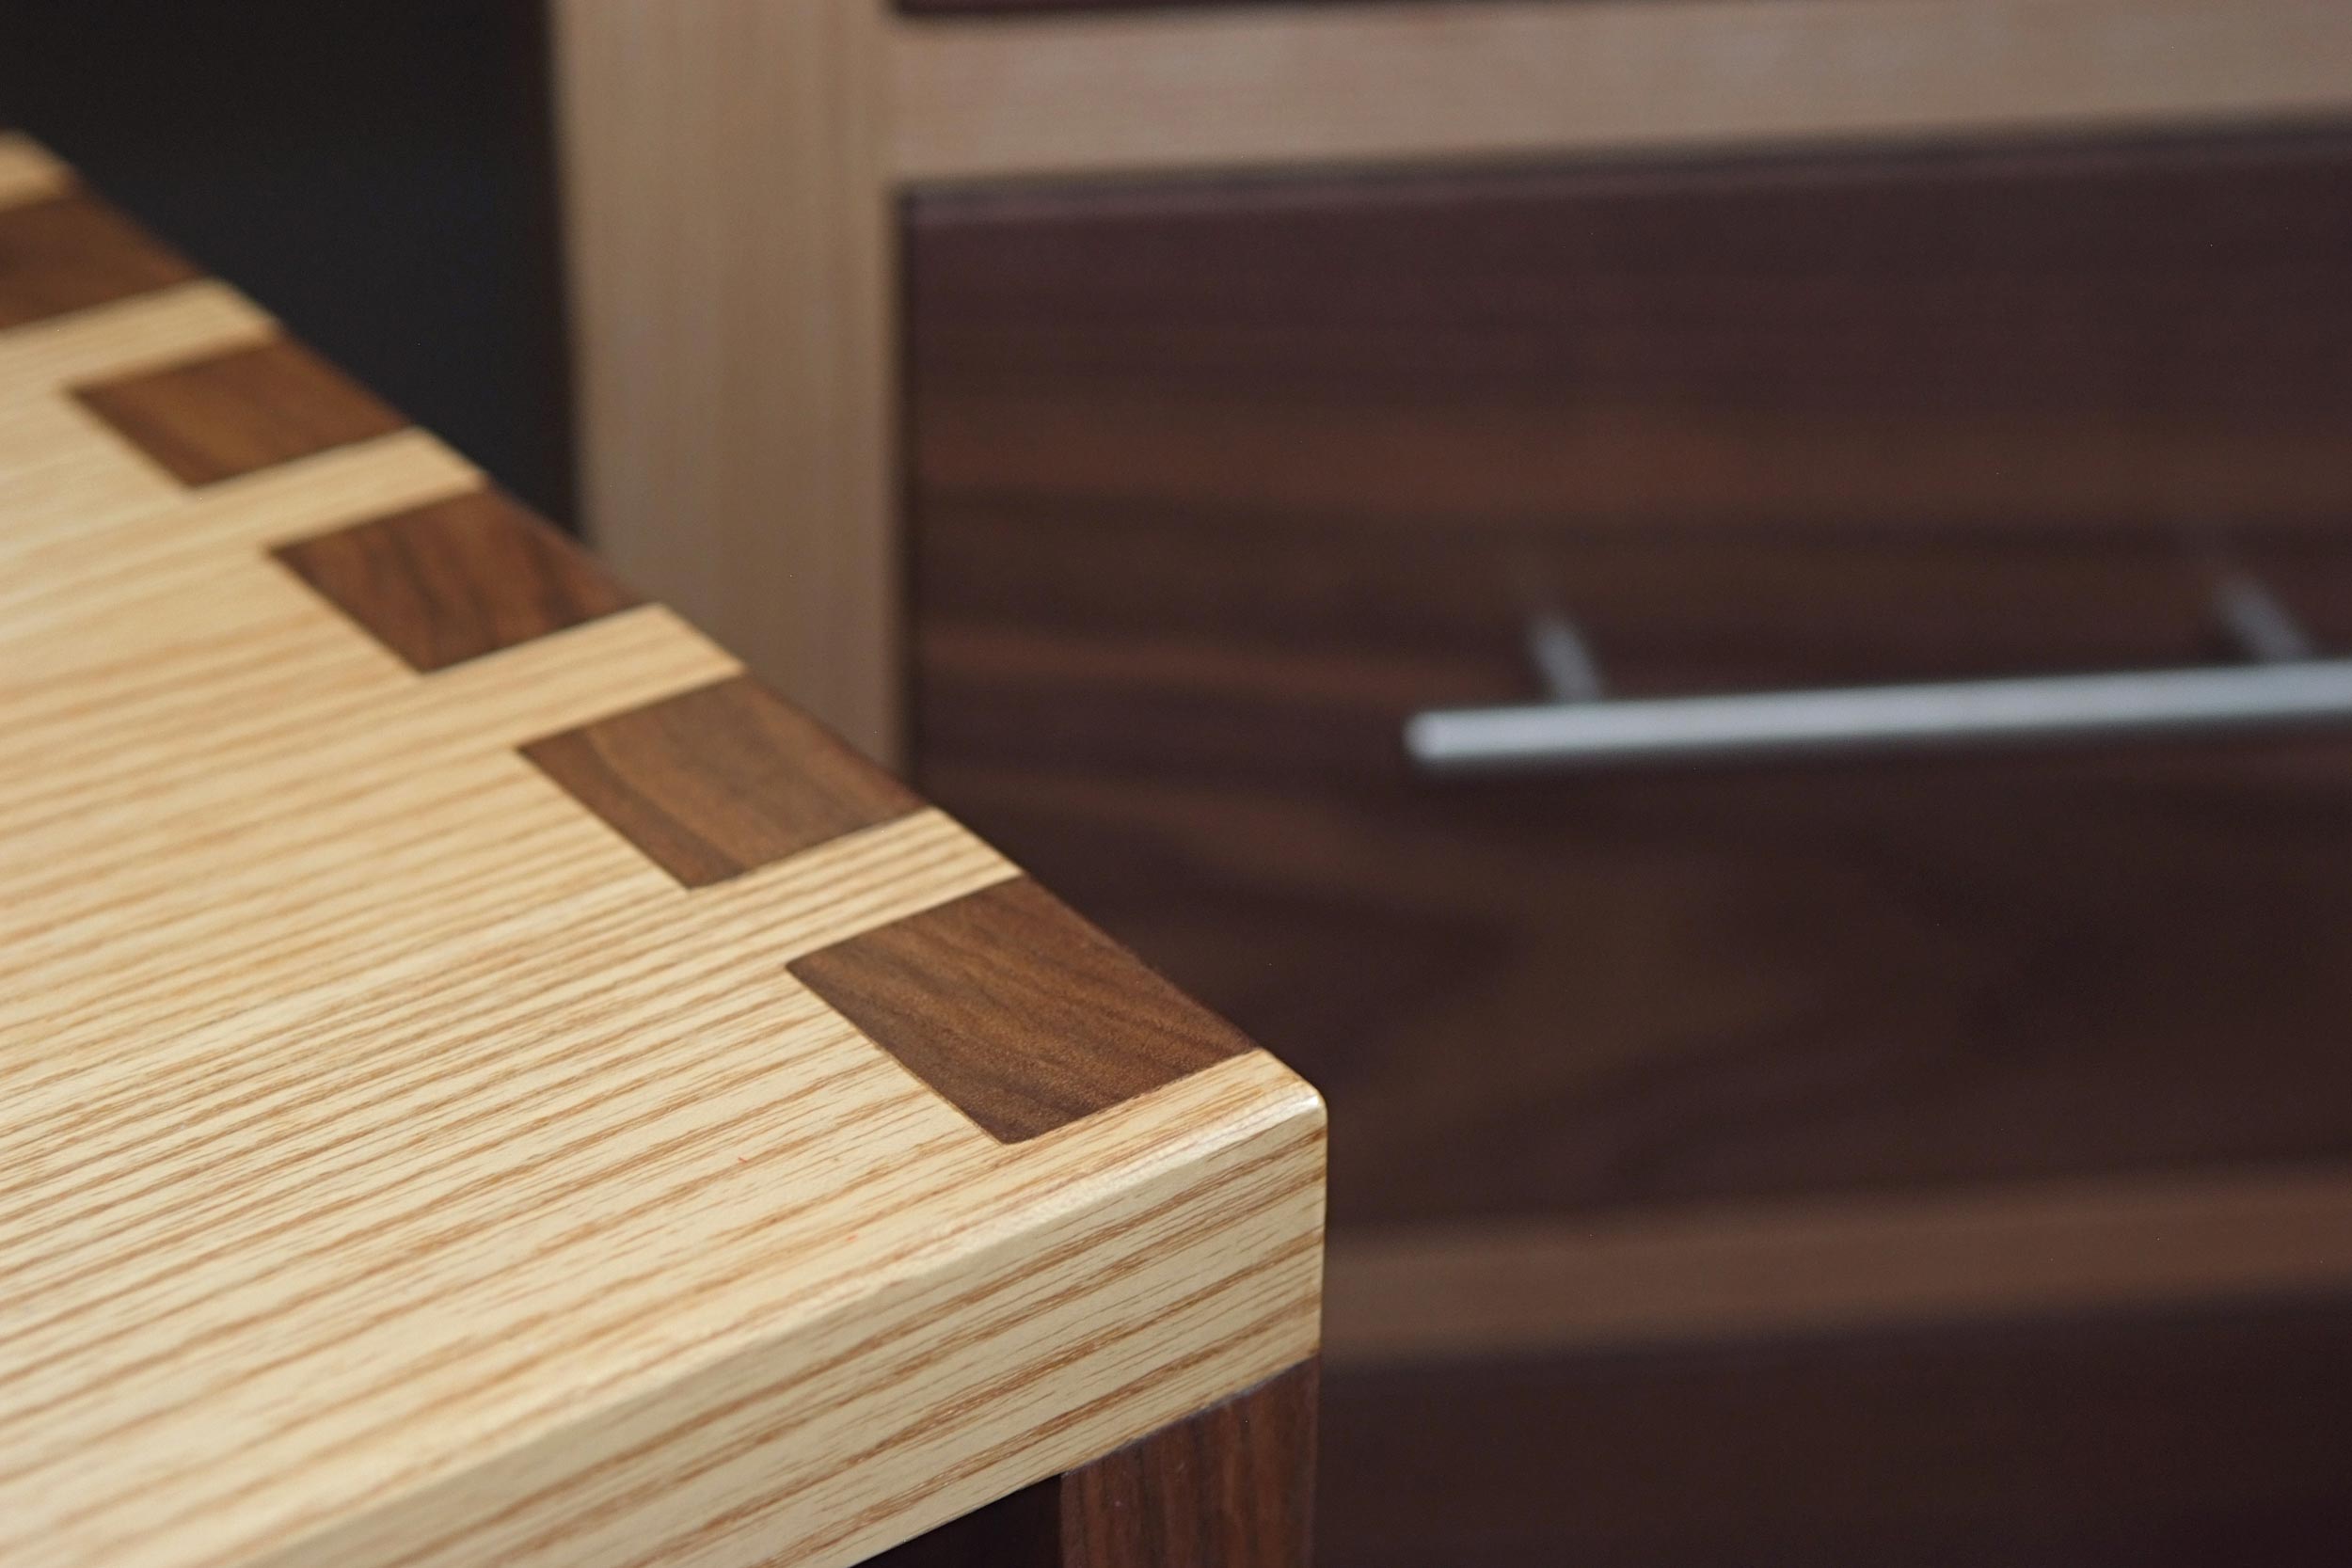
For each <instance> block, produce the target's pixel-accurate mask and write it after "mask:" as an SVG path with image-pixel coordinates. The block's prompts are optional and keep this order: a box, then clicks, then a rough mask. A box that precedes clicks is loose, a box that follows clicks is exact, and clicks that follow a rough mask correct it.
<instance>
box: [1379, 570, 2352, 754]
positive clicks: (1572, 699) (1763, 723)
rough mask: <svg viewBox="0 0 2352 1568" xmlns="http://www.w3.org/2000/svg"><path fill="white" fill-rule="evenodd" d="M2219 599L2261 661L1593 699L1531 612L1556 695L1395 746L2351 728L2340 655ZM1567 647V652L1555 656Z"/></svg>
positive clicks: (1728, 750) (1577, 640)
mask: <svg viewBox="0 0 2352 1568" xmlns="http://www.w3.org/2000/svg"><path fill="white" fill-rule="evenodd" d="M2216 610H2217V614H2218V617H2219V619H2220V620H2221V622H2222V625H2223V626H2224V627H2225V628H2226V629H2228V630H2229V631H2230V632H2231V633H2232V634H2233V636H2234V637H2235V638H2236V639H2237V641H2239V643H2240V645H2241V646H2242V647H2243V648H2244V649H2245V651H2246V652H2247V653H2248V654H2249V656H2251V657H2254V658H2256V659H2258V660H2260V661H2261V662H2258V663H2254V664H2249V665H2245V666H2217V667H2210V668H2192V669H2182V670H2148V671H2132V672H2124V673H2101V674H2065V675H2032V676H2024V677H2006V678H2002V679H1995V680H1976V681H1943V682H1933V683H1927V684H1918V685H1904V686H1865V687H1844V688H1836V689H1821V690H1806V691H1770V692H1756V693H1743V694H1738V695H1728V696H1704V697H1669V698H1656V699H1638V700H1624V699H1617V698H1607V697H1601V696H1599V695H1598V694H1597V693H1598V692H1599V689H1600V684H1599V679H1598V675H1597V672H1594V671H1592V670H1591V668H1590V667H1591V663H1592V661H1591V657H1590V655H1589V653H1586V652H1585V651H1584V644H1583V640H1582V639H1581V637H1579V636H1577V635H1576V633H1575V629H1574V627H1573V626H1565V622H1561V623H1559V625H1556V626H1547V623H1548V622H1558V621H1559V618H1557V617H1539V618H1538V619H1537V621H1536V622H1535V623H1534V626H1532V627H1531V630H1530V645H1531V651H1532V652H1533V653H1534V656H1535V657H1536V660H1537V663H1538V665H1539V668H1541V669H1542V670H1543V671H1544V673H1545V675H1546V680H1547V684H1548V685H1549V686H1550V687H1551V688H1552V689H1553V691H1554V694H1555V699H1554V700H1553V701H1550V702H1544V703H1527V704H1519V705H1508V706H1500V707H1468V708H1433V709H1429V710H1427V711H1424V712H1422V713H1417V714H1414V715H1413V716H1412V717H1411V718H1410V719H1408V720H1406V723H1405V750H1406V754H1407V755H1408V756H1409V757H1410V758H1411V759H1412V761H1413V762H1414V764H1415V765H1416V766H1417V767H1419V768H1422V770H1423V771H1425V772H1429V773H1433V774H1444V775H1450V776H1466V775H1480V774H1506V773H1544V772H1553V773H1567V772H1584V771H1593V770H1599V769H1607V768H1631V767H1649V766H1660V765H1666V764H1676V763H1706V762H1740V761H1753V760H1767V759H1770V760H1781V759H1788V758H1798V757H1815V756H1852V755H1868V754H1881V753H1897V752H1935V751H1953V750H1965V749H1972V748H1979V747H2009V746H2059V745H2079V744H2085V743H2090V742H2095V741H2112V740H2126V739H2139V740H2172V739H2185V738H2190V737H2195V736H2223V735H2243V734H2252V733H2258V732H2263V731H2273V730H2289V729H2301V728H2309V727H2315V726H2327V725H2335V724H2352V658H2318V657H2312V646H2311V642H2310V640H2309V639H2308V638H2307V637H2306V636H2305V635H2304V634H2303V630H2302V628H2301V627H2300V626H2296V623H2295V621H2294V619H2293V617H2292V616H2291V615H2289V614H2288V612H2287V611H2286V610H2285V609H2284V608H2283V607H2281V606H2280V604H2279V603H2278V601H2277V600H2276V599H2275V598H2273V597H2272V596H2271V595H2270V594H2268V593H2267V591H2265V590H2264V589H2263V588H2262V586H2261V585H2260V584H2259V583H2256V582H2253V581H2251V580H2250V579H2248V578H2232V579H2229V580H2228V581H2225V582H2224V583H2223V584H2222V585H2221V586H2220V589H2219V591H2218V593H2217V601H2216ZM1564 628H1565V638H1564V635H1563V632H1564ZM1570 647H1572V648H1573V649H1574V650H1575V655H1574V657H1568V656H1566V655H1565V654H1563V652H1562V650H1563V649H1565V648H1570ZM1547 649H1549V656H1548V655H1547V652H1546V650H1547ZM1580 662H1581V666H1582V667H1583V668H1584V670H1585V672H1586V673H1584V674H1582V675H1578V674H1577V673H1575V672H1576V670H1577V668H1578V666H1579V664H1580ZM1564 675H1565V678H1563V677H1564ZM1585 691H1589V692H1591V693H1594V695H1591V696H1584V695H1580V694H1579V693H1580V692H1585Z"/></svg>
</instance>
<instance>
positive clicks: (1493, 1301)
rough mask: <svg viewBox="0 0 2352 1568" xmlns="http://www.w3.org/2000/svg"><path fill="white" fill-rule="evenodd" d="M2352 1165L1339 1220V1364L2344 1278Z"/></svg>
mask: <svg viewBox="0 0 2352 1568" xmlns="http://www.w3.org/2000/svg"><path fill="white" fill-rule="evenodd" d="M2346 1236H2352V1168H2344V1167H2335V1168H2323V1169H2312V1170H2302V1171H2281V1172H2232V1173H2229V1174H2226V1175H2221V1174H2216V1175H2210V1176H2166V1177H2145V1178H2137V1179H2134V1178H2099V1179H2083V1180H2069V1181H2062V1182H2061V1181H2050V1182H2037V1183H2032V1184H2026V1185H2019V1186H2013V1187H2007V1186H2005V1187H1998V1188H1985V1189H1979V1190H1976V1191H1969V1192H1960V1193H1951V1194H1940V1195H1934V1196H1869V1197H1824V1198H1816V1199H1792V1200H1788V1201H1785V1202H1773V1203H1766V1202H1752V1203H1739V1204H1728V1203H1727V1204H1718V1205H1707V1206H1704V1207H1693V1208H1692V1209H1689V1210H1686V1211H1682V1212H1677V1213H1673V1214H1657V1213H1652V1214H1648V1215H1623V1216H1614V1217H1591V1218H1581V1219H1557V1220H1549V1221H1544V1220H1534V1221H1523V1222H1515V1223H1510V1224H1498V1225H1494V1226H1490V1227H1481V1228H1470V1227H1459V1228H1457V1227H1442V1228H1439V1227H1427V1228H1422V1227H1413V1228H1402V1227H1400V1228H1396V1229H1391V1230H1388V1231H1384V1232H1375V1233H1372V1234H1369V1235H1367V1234H1363V1233H1355V1234H1351V1235H1347V1236H1343V1237H1340V1238H1337V1239H1335V1240H1334V1241H1333V1242H1332V1243H1331V1247H1330V1254H1329V1258H1328V1260H1327V1264H1326V1295H1325V1314H1326V1315H1325V1323H1324V1355H1325V1358H1326V1360H1327V1362H1328V1363H1330V1364H1332V1365H1354V1364H1362V1363H1375V1362H1402V1361H1427V1360H1443V1359H1447V1358H1450V1357H1454V1356H1483V1355H1499V1354H1521V1353H1534V1352H1543V1351H1556V1350H1572V1349H1580V1348H1585V1347H1590V1346H1596V1345H1615V1344H1639V1343H1661V1342H1671V1341H1677V1340H1688V1339H1697V1338H1709V1337H1714V1336H1723V1335H1740V1334H1785V1333H1803V1332H1811V1331H1821V1330H1828V1329H1846V1328H1852V1327H1858V1326H1866V1325H1881V1324H1894V1323H1935V1322H1943V1321H1950V1320H1955V1319H1963V1318H1965V1319H1982V1318H1989V1317H2022V1316H2028V1315H2037V1314H2048V1313H2056V1312H2067V1311H2084V1310H2095V1309H2100V1308H2114V1307H2140V1306H2153V1305H2174V1304H2188V1303H2198V1302H2216V1301H2226V1300H2230V1299H2233V1298H2237V1297H2252V1296H2261V1297H2264V1298H2272V1297H2280V1296H2295V1295H2298V1294H2312V1295H2319V1294H2325V1293H2340V1292H2343V1291H2347V1290H2352V1250H2348V1249H2347V1248H2346V1247H2345V1246H2344V1238H2345V1237H2346Z"/></svg>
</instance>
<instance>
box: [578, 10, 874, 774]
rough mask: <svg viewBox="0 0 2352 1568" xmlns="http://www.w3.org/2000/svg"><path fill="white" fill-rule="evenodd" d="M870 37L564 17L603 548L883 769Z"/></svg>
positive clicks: (866, 20) (589, 408)
mask: <svg viewBox="0 0 2352 1568" xmlns="http://www.w3.org/2000/svg"><path fill="white" fill-rule="evenodd" d="M882 20H883V12H882V7H881V6H880V5H879V4H877V0H791V3H790V4H787V5H778V4H775V3H774V0H696V3H695V4H693V5H687V6H679V5H673V4H669V3H668V0H560V3H559V4H557V5H556V6H555V7H554V8H553V11H552V23H553V27H554V33H555V43H556V55H555V58H556V87H557V101H558V109H559V125H560V130H561V147H562V152H563V162H564V197H565V214H566V222H567V225H568V228H569V239H568V244H569V253H568V254H569V258H570V274H571V277H572V281H573V289H574V300H573V319H574V322H575V335H576V353H575V356H574V359H575V364H576V366H577V369H578V376H579V397H580V452H581V457H582V464H583V471H582V475H581V486H580V488H581V508H582V516H583V518H584V521H585V523H586V526H587V531H588V534H589V537H590V538H591V539H592V540H594V541H595V542H596V545H597V546H598V547H599V548H600V549H602V550H603V551H604V553H605V554H607V555H608V556H609V557H611V559H612V562H613V564H614V565H615V566H616V567H618V568H619V570H620V571H621V572H622V573H623V574H624V575H625V576H626V577H627V578H628V579H629V580H630V581H632V582H636V583H641V584H643V585H644V587H645V588H646V590H647V591H648V592H650V593H653V594H658V595H659V596H660V597H661V598H663V599H664V600H667V601H668V602H670V603H673V604H675V605H676V606H677V607H678V608H679V609H680V610H682V611H684V612H685V613H686V614H688V615H691V616H692V617H693V618H694V620H695V621H696V623H697V624H699V625H702V626H707V627H708V628H709V629H710V630H711V632H712V633H713V634H714V635H716V636H718V637H719V638H721V639H722V640H723V641H725V642H726V643H727V644H728V645H729V646H730V647H733V648H735V649H737V650H738V651H739V652H740V653H741V655H742V656H743V658H744V660H745V661H746V662H747V663H748V664H749V665H750V666H751V668H752V669H753V670H754V671H755V672H756V673H759V674H760V675H762V676H764V677H765V678H767V679H768V680H769V681H770V682H771V684H772V685H774V686H775V687H776V688H777V689H778V690H780V691H782V692H783V693H784V694H785V695H786V696H787V697H788V698H790V699H791V700H792V701H793V702H795V703H798V704H799V705H802V706H803V707H804V708H806V709H807V710H808V711H809V712H811V713H813V714H814V715H816V716H817V718H818V719H819V720H821V721H824V722H825V723H826V724H827V725H829V726H831V727H832V728H833V729H834V730H836V731H838V732H839V733H840V734H841V735H842V736H845V737H847V738H848V740H849V741H850V744H851V745H853V746H855V747H857V748H858V749H859V750H860V751H862V752H866V753H867V754H868V755H871V756H875V757H879V758H881V759H882V761H884V762H885V763H894V762H896V761H897V760H898V756H899V752H900V743H901V738H902V737H901V734H900V726H901V723H902V721H903V715H902V714H901V713H900V711H899V706H900V692H901V689H902V687H903V679H904V677H903V663H902V658H903V648H902V632H901V623H900V620H899V608H900V607H899V599H900V594H901V587H902V576H903V574H902V570H901V566H900V560H899V555H898V527H897V515H896V512H897V496H898V458H897V453H896V450H895V449H896V439H897V430H898V391H897V370H896V366H897V352H898V351H897V348H896V344H897V341H898V339H897V321H896V319H895V313H896V304H895V301H896V299H897V283H896V279H895V271H894V269H895V261H896V254H897V247H896V241H895V238H894V232H893V230H894V223H893V219H892V214H891V203H892V197H891V193H890V190H889V188H888V185H887V182H886V171H885V170H884V168H883V165H882V141H881V138H882V120H883V116H884V114H885V112H886V107H885V106H886V98H885V94H886V90H887V87H886V83H885V82H884V80H883V76H882V57H881V49H882V39H881V28H882Z"/></svg>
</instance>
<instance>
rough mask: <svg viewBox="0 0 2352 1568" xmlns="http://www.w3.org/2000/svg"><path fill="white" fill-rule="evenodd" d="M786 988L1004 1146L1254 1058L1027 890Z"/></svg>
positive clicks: (896, 937)
mask: <svg viewBox="0 0 2352 1568" xmlns="http://www.w3.org/2000/svg"><path fill="white" fill-rule="evenodd" d="M792 974H793V975H794V976H795V977H796V978H798V979H799V980H800V981H801V982H802V983H803V984H804V985H806V986H807V987H808V988H809V989H810V990H814V991H815V992H816V993H817V994H818V995H819V996H821V997H823V998H824V999H825V1001H826V1003H827V1004H829V1005H830V1006H833V1007H834V1009H835V1010H837V1011H838V1012H840V1013H841V1014H842V1015H843V1016H844V1017H846V1018H848V1019H849V1021H850V1022H852V1023H854V1024H856V1025H857V1026H858V1028H859V1029H860V1030H861V1031H863V1032H864V1033H865V1035H866V1037H868V1038H869V1039H871V1040H873V1041H874V1043H875V1044H877V1045H879V1046H881V1047H882V1049H883V1050H885V1051H887V1052H889V1053H891V1054H892V1055H893V1056H896V1057H897V1058H898V1060H899V1061H900V1062H902V1063H904V1064H905V1065H906V1067H907V1069H908V1070H910V1071H912V1072H913V1073H914V1075H915V1076H916V1077H918V1078H920V1079H922V1080H923V1082H925V1083H926V1084H929V1085H930V1086H931V1087H932V1088H934V1089H936V1090H938V1091H939V1092H940V1093H941V1094H943V1095H945V1096H946V1097H947V1099H949V1100H950V1101H954V1102H955V1105H956V1107H957V1109H959V1110H961V1112H963V1114H964V1115H965V1116H968V1117H971V1118H972V1119H973V1120H974V1121H975V1122H977V1123H978V1124H979V1125H980V1126H981V1127H982V1128H983V1129H985V1130H986V1131H987V1132H988V1133H989V1135H990V1136H991V1137H993V1138H995V1139H997V1140H998V1141H999V1142H1002V1143H1020V1142H1022V1141H1024V1140H1025V1139H1028V1138H1034V1137H1037V1136H1038V1135H1040V1134H1041V1133H1044V1132H1053V1131H1055V1130H1056V1129H1057V1128H1060V1127H1065V1126H1067V1125H1069V1124H1070V1123H1071V1122H1073V1121H1076V1120H1079V1119H1080V1118H1082V1117H1089V1116H1092V1115H1094V1114H1095V1113H1097V1112H1099V1111H1103V1110H1107V1109H1108V1108H1110V1107H1111V1106H1114V1105H1119V1104H1121V1103H1123V1102H1125V1101H1129V1100H1132V1099H1134V1098H1135V1097H1136V1096H1137V1095H1140V1094H1149V1093H1150V1092H1151V1091H1152V1090H1153V1089H1156V1088H1159V1087H1161V1086H1163V1085H1168V1084H1172V1083H1174V1082H1175V1081H1176V1080H1178V1079H1179V1078H1183V1077H1184V1076H1186V1075H1187V1074H1190V1073H1194V1072H1199V1071H1200V1070H1201V1069H1204V1068H1209V1067H1213V1066H1215V1065H1216V1063H1218V1062H1221V1061H1224V1060H1226V1059H1227V1058H1229V1057H1232V1056H1235V1055H1239V1054H1240V1053H1243V1052H1245V1051H1248V1049H1249V1042H1248V1040H1246V1039H1244V1038H1243V1037H1241V1036H1240V1035H1239V1034H1237V1033H1236V1032H1235V1031H1234V1030H1233V1028H1232V1025H1230V1024H1228V1023H1226V1022H1223V1021H1222V1020H1220V1019H1218V1018H1216V1016H1215V1015H1214V1014H1212V1013H1210V1012H1209V1011H1207V1010H1206V1009H1205V1008H1203V1007H1201V1006H1199V1005H1198V1004H1197V1003H1195V1002H1193V1001H1191V1000H1190V999H1189V998H1187V997H1186V996H1185V995H1184V993H1183V992H1182V991H1179V990H1176V988H1175V987H1173V986H1171V985H1169V984H1168V982H1167V981H1165V980H1163V979H1161V978H1160V977H1159V976H1158V975H1157V974H1152V972H1151V971H1150V970H1149V969H1147V968H1145V967H1144V966H1143V965H1142V964H1141V963H1139V962H1138V961H1136V958H1135V957H1134V956H1133V955H1132V954H1130V953H1128V952H1127V951H1126V950H1125V949H1124V948H1121V947H1120V946H1119V944H1118V943H1116V942H1111V941H1109V940H1108V939H1106V938H1105V937H1104V936H1103V934H1102V933H1101V932H1099V931H1097V930H1095V929H1094V928H1093V927H1090V926H1089V925H1088V924H1087V923H1086V922H1085V921H1083V920H1080V919H1079V918H1078V917H1077V916H1076V915H1074V914H1073V913H1071V912H1070V910H1069V909H1068V907H1067V906H1065V905H1064V904H1063V903H1062V902H1061V901H1060V900H1059V899H1057V898H1056V897H1055V896H1054V895H1052V894H1050V893H1047V892H1046V891H1045V890H1044V889H1043V888H1041V887H1039V886H1038V885H1037V884H1036V883H1035V882H1032V881H1029V880H1027V879H1021V880H1018V881H1010V882H1000V883H998V884H997V885H996V886H994V887H992V888H988V889H986V890H985V891H983V892H979V893H975V894H971V895H967V896H965V897H963V898H961V899H958V900H957V901H956V902H954V903H952V904H943V905H941V906H940V907H939V908H937V909H933V910H929V911H925V912H923V913H922V914H920V915H916V916H914V917H913V918H911V919H907V920H901V921H898V923H897V924H895V925H892V926H888V927H882V928H881V929H877V930H873V931H868V932H866V933H865V934H864V935H862V936H858V937H854V938H852V939H850V941H848V942H843V943H841V944H840V945H838V946H835V947H829V948H825V949H824V950H822V951H820V952H817V953H811V954H809V955H807V956H806V957H804V958H800V959H798V960H796V961H795V962H794V963H793V965H792Z"/></svg>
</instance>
